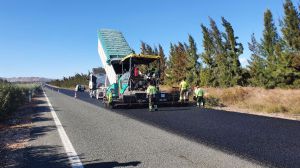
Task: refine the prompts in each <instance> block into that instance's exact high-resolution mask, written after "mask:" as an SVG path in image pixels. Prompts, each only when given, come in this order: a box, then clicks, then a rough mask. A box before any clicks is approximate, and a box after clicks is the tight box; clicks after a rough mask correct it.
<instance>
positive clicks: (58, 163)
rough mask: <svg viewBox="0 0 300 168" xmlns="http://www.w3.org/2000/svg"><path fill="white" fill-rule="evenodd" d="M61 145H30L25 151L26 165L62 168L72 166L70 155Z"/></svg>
mask: <svg viewBox="0 0 300 168" xmlns="http://www.w3.org/2000/svg"><path fill="white" fill-rule="evenodd" d="M59 151H64V149H63V147H61V146H53V145H52V146H49V145H43V146H36V147H28V148H26V152H25V156H26V157H25V161H24V167H43V168H48V167H49V168H50V167H55V168H60V167H70V164H69V160H68V157H67V155H66V154H65V153H59Z"/></svg>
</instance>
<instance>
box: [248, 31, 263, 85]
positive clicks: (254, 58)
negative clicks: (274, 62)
mask: <svg viewBox="0 0 300 168" xmlns="http://www.w3.org/2000/svg"><path fill="white" fill-rule="evenodd" d="M248 46H249V50H250V51H251V52H252V54H251V58H250V61H248V62H249V65H248V68H249V73H250V84H251V85H252V86H259V87H264V86H265V84H266V77H265V68H266V61H265V59H264V57H263V56H262V53H261V51H262V46H261V45H260V44H259V43H258V42H257V40H256V39H255V37H254V34H252V36H251V42H250V43H248Z"/></svg>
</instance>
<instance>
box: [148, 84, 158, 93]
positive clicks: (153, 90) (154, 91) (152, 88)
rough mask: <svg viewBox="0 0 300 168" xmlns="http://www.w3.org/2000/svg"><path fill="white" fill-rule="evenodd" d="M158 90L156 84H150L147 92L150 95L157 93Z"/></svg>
mask: <svg viewBox="0 0 300 168" xmlns="http://www.w3.org/2000/svg"><path fill="white" fill-rule="evenodd" d="M156 92H157V90H156V87H155V86H152V85H149V86H148V88H147V94H148V95H155V94H156Z"/></svg>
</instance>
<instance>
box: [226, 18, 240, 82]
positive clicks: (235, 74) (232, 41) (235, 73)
mask: <svg viewBox="0 0 300 168" xmlns="http://www.w3.org/2000/svg"><path fill="white" fill-rule="evenodd" d="M222 23H223V26H224V28H225V32H226V36H225V37H226V38H225V39H226V41H225V49H226V54H227V56H226V57H227V62H228V70H229V72H230V76H231V79H230V85H231V86H234V85H242V83H243V79H242V68H241V63H240V60H239V56H240V55H241V54H242V53H243V50H244V48H243V45H242V43H238V42H237V39H238V37H236V36H235V35H234V30H233V28H232V26H231V24H230V23H229V22H228V21H227V20H226V19H225V18H224V17H222Z"/></svg>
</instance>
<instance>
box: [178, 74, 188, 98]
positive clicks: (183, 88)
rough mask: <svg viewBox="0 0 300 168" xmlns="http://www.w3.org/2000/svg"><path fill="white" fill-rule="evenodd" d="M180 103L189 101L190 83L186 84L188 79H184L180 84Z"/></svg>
mask: <svg viewBox="0 0 300 168" xmlns="http://www.w3.org/2000/svg"><path fill="white" fill-rule="evenodd" d="M179 86H180V101H181V102H183V101H187V100H188V83H187V82H186V78H184V79H183V80H182V81H181V82H180V84H179Z"/></svg>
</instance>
